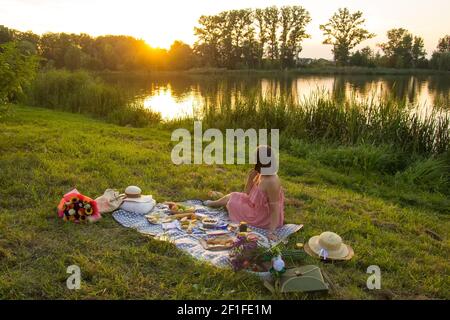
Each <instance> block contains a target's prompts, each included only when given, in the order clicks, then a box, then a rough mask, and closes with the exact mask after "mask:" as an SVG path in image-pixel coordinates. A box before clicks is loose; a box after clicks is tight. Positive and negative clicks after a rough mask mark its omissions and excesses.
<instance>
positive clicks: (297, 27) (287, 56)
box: [279, 6, 311, 68]
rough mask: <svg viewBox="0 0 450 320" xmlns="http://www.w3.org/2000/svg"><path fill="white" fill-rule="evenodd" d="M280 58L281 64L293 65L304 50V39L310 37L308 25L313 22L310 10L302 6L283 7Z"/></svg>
mask: <svg viewBox="0 0 450 320" xmlns="http://www.w3.org/2000/svg"><path fill="white" fill-rule="evenodd" d="M280 20H281V27H282V28H281V35H280V39H279V41H280V59H281V66H282V67H284V68H286V67H292V66H294V64H295V63H296V61H297V60H298V58H299V57H298V56H299V54H300V52H301V51H302V45H301V44H302V41H303V40H304V39H306V38H309V37H310V35H308V34H307V33H306V25H307V24H308V23H309V22H311V17H310V15H309V12H308V11H306V9H305V8H303V7H301V6H285V7H282V8H281V19H280Z"/></svg>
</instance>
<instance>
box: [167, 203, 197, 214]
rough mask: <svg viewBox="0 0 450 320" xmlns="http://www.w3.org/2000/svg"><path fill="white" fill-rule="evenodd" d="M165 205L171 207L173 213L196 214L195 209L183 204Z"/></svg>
mask: <svg viewBox="0 0 450 320" xmlns="http://www.w3.org/2000/svg"><path fill="white" fill-rule="evenodd" d="M165 204H166V205H167V206H168V207H169V210H170V211H171V212H172V213H193V212H195V207H193V206H186V205H184V204H182V203H177V202H170V201H169V202H165Z"/></svg>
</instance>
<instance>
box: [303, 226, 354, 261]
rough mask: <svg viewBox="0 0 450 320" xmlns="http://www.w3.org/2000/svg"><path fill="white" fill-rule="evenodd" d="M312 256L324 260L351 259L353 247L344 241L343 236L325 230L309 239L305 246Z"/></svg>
mask: <svg viewBox="0 0 450 320" xmlns="http://www.w3.org/2000/svg"><path fill="white" fill-rule="evenodd" d="M304 249H305V252H306V253H307V254H309V255H310V256H313V257H316V258H320V259H323V260H350V259H351V258H352V257H353V255H354V252H353V249H352V247H350V246H349V245H346V244H345V243H343V242H342V238H341V237H340V236H339V235H337V234H336V233H334V232H330V231H325V232H323V233H321V234H320V235H318V236H314V237H312V238H311V239H309V241H308V243H307V244H305V246H304Z"/></svg>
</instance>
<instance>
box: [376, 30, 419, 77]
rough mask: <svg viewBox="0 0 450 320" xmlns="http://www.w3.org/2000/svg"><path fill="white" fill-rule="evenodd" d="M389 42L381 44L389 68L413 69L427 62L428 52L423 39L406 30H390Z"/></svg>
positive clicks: (388, 34) (388, 33)
mask: <svg viewBox="0 0 450 320" xmlns="http://www.w3.org/2000/svg"><path fill="white" fill-rule="evenodd" d="M387 38H388V41H387V42H385V43H382V44H380V47H381V49H382V50H383V52H384V54H385V56H386V59H387V63H388V65H387V66H388V67H393V68H412V67H419V66H421V65H422V64H423V62H424V60H425V55H426V51H425V48H424V43H423V39H422V38H421V37H417V36H413V35H412V34H411V33H410V32H409V31H408V30H406V29H404V28H396V29H391V30H388V32H387Z"/></svg>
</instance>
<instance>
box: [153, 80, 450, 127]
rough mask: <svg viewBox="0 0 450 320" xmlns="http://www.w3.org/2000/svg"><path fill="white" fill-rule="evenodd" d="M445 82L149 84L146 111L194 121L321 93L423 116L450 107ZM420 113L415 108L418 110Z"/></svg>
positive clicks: (281, 81) (365, 81) (262, 81)
mask: <svg viewBox="0 0 450 320" xmlns="http://www.w3.org/2000/svg"><path fill="white" fill-rule="evenodd" d="M444 83H445V79H440V78H439V79H436V78H433V77H422V78H421V77H415V76H406V77H380V76H377V77H372V78H370V77H367V76H362V77H361V76H298V77H296V76H294V77H289V78H248V79H245V82H243V80H242V79H239V78H226V77H224V78H216V79H209V80H208V81H206V82H205V81H204V79H203V78H201V77H200V78H180V77H179V78H176V79H166V80H165V81H163V82H158V83H157V82H155V83H151V84H149V83H147V86H148V88H149V89H148V90H146V91H145V93H144V97H145V98H144V106H145V107H147V108H151V109H152V110H155V111H158V112H160V113H161V115H162V117H163V119H174V118H180V117H186V116H192V115H194V113H195V112H198V111H200V110H201V109H202V108H203V107H204V106H205V104H208V105H217V106H221V105H230V106H234V105H235V103H236V101H237V100H245V99H248V98H249V97H262V98H263V99H272V98H277V97H280V96H283V97H285V98H286V99H291V100H292V101H293V102H294V103H299V104H301V103H302V102H304V101H305V100H306V101H307V100H308V99H310V98H311V97H313V96H314V95H317V94H318V93H319V94H320V95H321V96H323V95H327V96H328V97H329V98H331V99H335V100H341V99H344V100H346V101H349V100H354V101H358V102H361V103H365V102H369V103H371V102H373V103H377V102H379V101H380V100H382V99H384V98H388V99H394V100H396V101H404V102H406V104H407V105H410V106H412V107H418V109H416V110H417V111H418V112H419V113H420V114H421V115H426V114H429V113H430V112H431V111H432V110H433V107H434V106H435V105H439V106H444V107H445V106H446V105H447V106H448V102H449V99H450V90H449V89H448V87H446V85H445V84H444ZM413 109H415V108H413Z"/></svg>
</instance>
